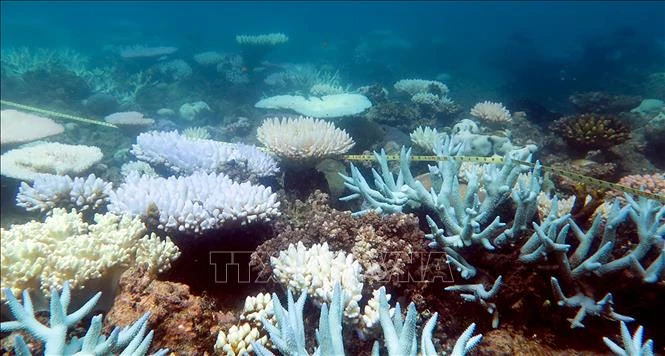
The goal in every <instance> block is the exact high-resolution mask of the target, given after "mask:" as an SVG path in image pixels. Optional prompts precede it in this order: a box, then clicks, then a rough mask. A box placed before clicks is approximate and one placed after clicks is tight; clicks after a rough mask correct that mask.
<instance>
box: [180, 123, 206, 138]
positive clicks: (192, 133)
mask: <svg viewBox="0 0 665 356" xmlns="http://www.w3.org/2000/svg"><path fill="white" fill-rule="evenodd" d="M182 135H183V136H185V137H187V138H189V139H193V140H196V139H200V140H208V139H210V132H209V131H208V129H206V128H205V127H200V126H195V127H188V128H186V129H185V130H184V131H183V132H182Z"/></svg>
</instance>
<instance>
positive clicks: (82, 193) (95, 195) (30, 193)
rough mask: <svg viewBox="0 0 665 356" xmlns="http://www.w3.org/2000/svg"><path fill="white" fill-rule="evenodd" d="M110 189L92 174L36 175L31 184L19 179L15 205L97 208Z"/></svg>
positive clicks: (107, 195)
mask: <svg viewBox="0 0 665 356" xmlns="http://www.w3.org/2000/svg"><path fill="white" fill-rule="evenodd" d="M112 188H113V186H112V184H111V183H110V182H106V181H104V180H102V179H101V178H97V177H96V176H95V175H94V174H90V175H88V177H87V178H82V177H74V178H73V179H72V178H71V177H70V176H58V175H53V174H40V175H38V176H37V177H36V178H35V181H34V182H33V184H32V185H28V184H26V183H25V182H21V185H20V186H19V190H18V194H17V195H16V205H17V206H20V207H23V208H25V209H26V210H28V211H33V210H39V211H41V212H44V211H49V210H51V209H53V208H55V207H67V208H70V207H76V208H77V209H79V210H88V209H92V210H95V209H98V208H100V207H102V206H103V205H105V204H106V202H107V201H108V197H109V194H110V193H111V189H112Z"/></svg>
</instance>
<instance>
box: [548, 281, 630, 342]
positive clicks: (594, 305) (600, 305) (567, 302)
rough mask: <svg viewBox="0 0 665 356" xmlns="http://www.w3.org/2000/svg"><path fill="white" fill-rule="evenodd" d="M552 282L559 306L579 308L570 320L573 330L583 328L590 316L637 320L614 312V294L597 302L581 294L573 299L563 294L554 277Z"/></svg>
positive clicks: (608, 294)
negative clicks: (583, 322) (587, 317)
mask: <svg viewBox="0 0 665 356" xmlns="http://www.w3.org/2000/svg"><path fill="white" fill-rule="evenodd" d="M550 281H551V283H552V291H553V292H554V295H555V296H556V297H557V298H558V299H559V301H558V302H557V304H559V305H560V306H566V307H568V308H579V309H578V310H577V314H576V315H575V317H574V318H572V319H568V321H570V328H571V329H572V328H583V327H584V324H582V321H583V320H584V318H585V317H586V316H587V315H588V314H591V315H596V316H601V317H603V318H606V319H610V320H620V321H622V322H629V321H633V320H635V319H633V318H631V317H629V316H626V315H621V314H619V313H616V312H615V311H614V308H613V305H614V300H613V298H612V293H607V294H606V295H605V296H604V297H603V298H602V299H600V300H599V301H597V302H596V301H594V300H593V299H591V297H588V296H586V295H584V294H582V293H581V292H579V293H577V294H575V295H574V296H572V297H566V296H565V295H564V294H563V291H562V290H561V286H560V285H559V281H558V280H557V279H556V278H554V277H552V278H550Z"/></svg>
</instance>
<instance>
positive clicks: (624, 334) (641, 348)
mask: <svg viewBox="0 0 665 356" xmlns="http://www.w3.org/2000/svg"><path fill="white" fill-rule="evenodd" d="M619 325H620V330H621V341H622V342H623V347H621V346H619V345H617V344H616V343H615V342H614V341H612V340H610V338H608V337H603V342H604V343H605V345H607V347H609V348H610V350H612V352H614V354H615V355H617V356H640V355H641V356H653V354H654V352H653V341H652V340H651V339H649V340H647V341H645V342H644V344H643V343H642V336H643V332H644V329H643V328H642V326H638V327H637V330H635V333H634V334H633V336H632V337H631V336H630V332H629V331H628V328H627V327H626V323H624V322H623V321H620V322H619Z"/></svg>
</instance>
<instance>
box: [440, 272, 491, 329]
mask: <svg viewBox="0 0 665 356" xmlns="http://www.w3.org/2000/svg"><path fill="white" fill-rule="evenodd" d="M502 284H503V277H502V276H499V277H498V278H497V279H496V281H494V284H493V285H492V288H490V289H489V290H485V286H484V285H482V284H481V283H478V284H463V285H454V286H450V287H446V288H445V290H446V291H449V292H467V293H461V294H460V297H462V299H464V301H467V302H477V303H479V304H480V305H482V306H483V307H485V308H486V309H487V312H488V313H490V314H492V327H493V328H495V329H496V328H497V327H499V310H498V309H497V308H496V303H493V302H489V301H488V300H490V299H494V298H496V296H497V294H498V293H499V288H501V285H502Z"/></svg>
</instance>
